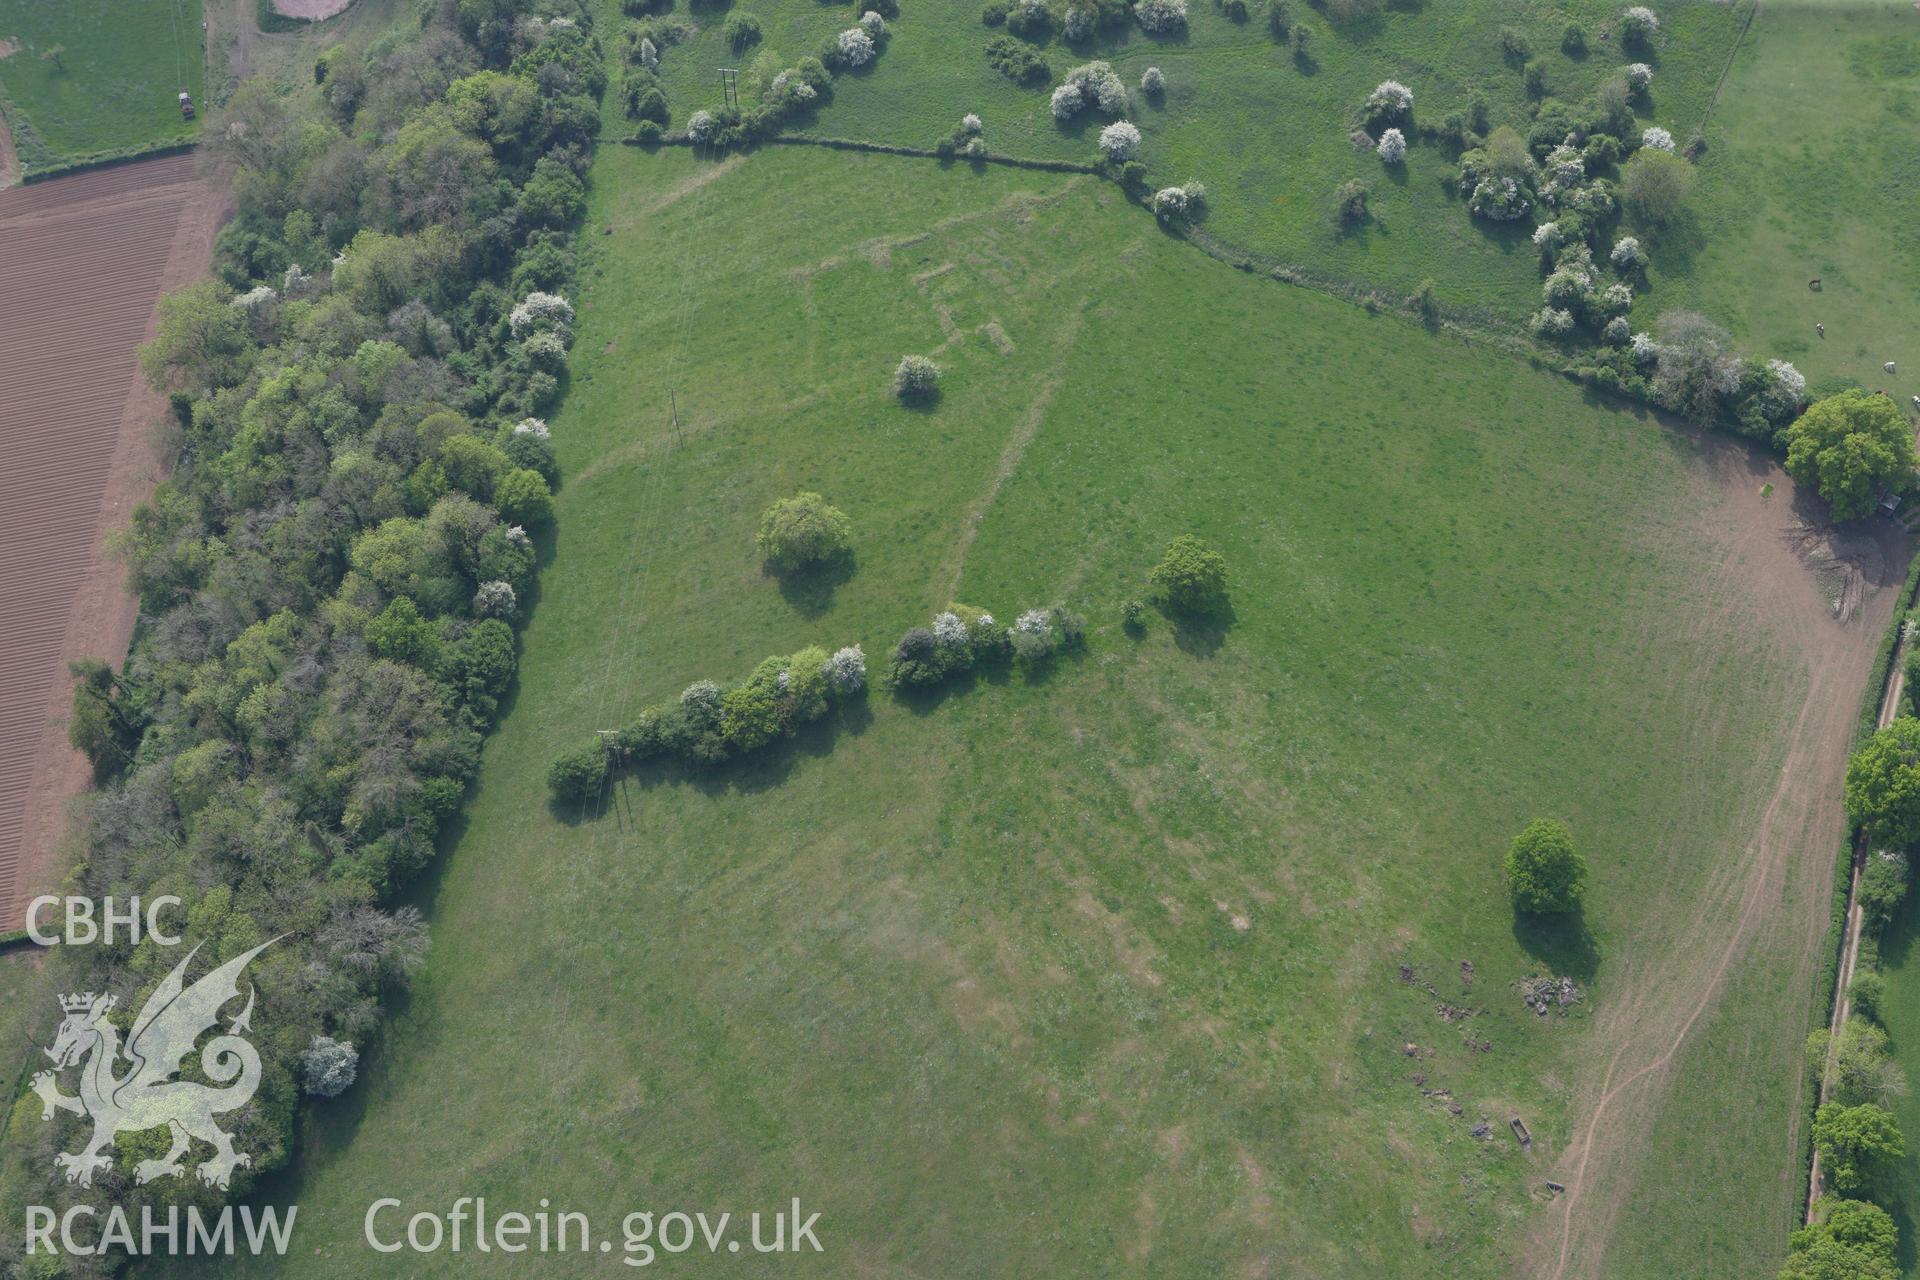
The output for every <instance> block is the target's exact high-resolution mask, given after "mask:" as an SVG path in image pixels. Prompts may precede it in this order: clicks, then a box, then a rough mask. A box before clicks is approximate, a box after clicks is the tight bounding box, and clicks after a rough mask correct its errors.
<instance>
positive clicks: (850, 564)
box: [760, 551, 856, 618]
mask: <svg viewBox="0 0 1920 1280" xmlns="http://www.w3.org/2000/svg"><path fill="white" fill-rule="evenodd" d="M855 567H856V565H855V561H854V555H853V552H851V551H843V552H841V553H840V554H839V555H837V556H833V557H832V558H830V559H827V560H822V561H820V562H818V563H817V564H810V565H803V566H801V567H800V568H798V569H777V568H775V567H774V566H773V565H772V564H771V563H768V564H763V565H762V566H761V569H760V571H761V572H762V573H764V574H766V575H767V576H768V577H769V578H772V579H773V580H774V581H775V582H776V583H778V584H779V587H780V598H781V599H782V600H785V601H786V602H787V604H788V605H790V606H791V607H792V608H793V610H794V612H796V613H798V614H799V615H800V616H801V617H803V618H817V617H819V616H820V615H821V614H823V613H825V612H826V611H827V610H828V609H831V608H832V607H833V593H834V590H835V588H837V587H840V586H843V585H845V584H846V582H847V581H848V580H849V579H850V578H852V577H853V571H854V569H855Z"/></svg>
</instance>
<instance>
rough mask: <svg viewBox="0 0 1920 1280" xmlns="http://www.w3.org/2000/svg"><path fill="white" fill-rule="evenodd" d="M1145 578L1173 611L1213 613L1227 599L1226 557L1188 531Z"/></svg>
mask: <svg viewBox="0 0 1920 1280" xmlns="http://www.w3.org/2000/svg"><path fill="white" fill-rule="evenodd" d="M1147 581H1148V582H1149V583H1150V584H1152V586H1153V589H1154V590H1155V592H1157V593H1158V594H1159V596H1160V598H1161V599H1163V600H1165V601H1166V603H1167V607H1168V608H1170V609H1172V610H1173V611H1174V612H1176V613H1203V614H1204V613H1213V612H1215V611H1216V610H1218V609H1219V608H1220V607H1221V606H1222V605H1224V604H1225V603H1226V600H1227V560H1226V557H1225V556H1223V555H1221V554H1220V553H1219V552H1218V551H1215V550H1214V549H1213V548H1212V547H1210V546H1208V545H1207V544H1206V543H1205V542H1202V541H1201V540H1200V539H1199V538H1196V537H1194V536H1193V535H1192V534H1190V533H1189V534H1183V535H1181V536H1180V537H1178V538H1175V539H1174V540H1173V542H1172V544H1171V545H1170V546H1168V547H1167V554H1166V555H1165V556H1163V557H1161V559H1160V563H1159V564H1157V565H1155V566H1154V567H1153V572H1152V573H1151V574H1150V575H1148V578H1147Z"/></svg>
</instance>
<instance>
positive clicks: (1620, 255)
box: [1607, 236, 1647, 271]
mask: <svg viewBox="0 0 1920 1280" xmlns="http://www.w3.org/2000/svg"><path fill="white" fill-rule="evenodd" d="M1607 257H1608V258H1609V259H1610V260H1611V261H1612V262H1613V265H1614V266H1616V267H1618V268H1620V269H1621V270H1622V271H1632V270H1634V269H1636V268H1638V267H1643V266H1645V265H1646V262H1647V255H1646V253H1645V252H1643V251H1642V250H1641V248H1640V242H1639V241H1638V240H1636V239H1634V238H1633V237H1632V236H1621V237H1620V238H1619V239H1618V240H1615V241H1614V242H1613V252H1612V253H1610V254H1608V255H1607Z"/></svg>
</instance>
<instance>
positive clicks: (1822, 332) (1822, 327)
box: [1813, 321, 1827, 338]
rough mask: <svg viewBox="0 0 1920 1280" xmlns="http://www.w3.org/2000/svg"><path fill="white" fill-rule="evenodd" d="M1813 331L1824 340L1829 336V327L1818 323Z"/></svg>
mask: <svg viewBox="0 0 1920 1280" xmlns="http://www.w3.org/2000/svg"><path fill="white" fill-rule="evenodd" d="M1813 329H1814V332H1815V333H1818V334H1819V335H1820V336H1821V337H1823V338H1824V337H1826V336H1827V326H1825V325H1823V324H1821V323H1819V322H1818V321H1815V322H1814V326H1813Z"/></svg>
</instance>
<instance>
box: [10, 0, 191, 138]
mask: <svg viewBox="0 0 1920 1280" xmlns="http://www.w3.org/2000/svg"><path fill="white" fill-rule="evenodd" d="M0 40H4V41H6V42H7V43H8V44H10V45H15V46H17V48H16V49H15V50H14V52H12V53H11V54H9V55H8V56H6V57H4V58H0V95H3V96H4V98H5V102H4V103H0V109H4V110H5V112H6V118H7V124H8V126H9V128H10V129H11V130H12V132H13V140H14V145H15V146H16V147H17V148H18V149H19V152H20V163H21V167H22V169H23V171H24V172H25V173H26V174H27V175H28V176H32V175H33V174H34V173H36V172H40V171H44V170H47V169H52V168H59V167H62V166H65V165H72V164H79V163H84V162H87V161H91V160H101V159H106V158H109V157H112V156H119V155H129V154H132V153H134V152H138V151H146V150H150V149H152V148H154V147H160V146H166V145H168V144H170V143H176V142H188V141H191V140H192V139H193V138H194V137H195V136H197V134H198V130H199V126H198V124H197V123H191V122H188V121H185V120H182V119H181V117H180V107H179V101H178V98H179V94H180V91H181V90H183V89H184V90H186V91H187V92H188V93H191V94H192V95H193V99H194V102H195V103H196V104H198V105H200V106H201V107H203V108H204V107H205V105H206V102H205V93H204V91H203V89H202V84H203V71H204V68H203V62H204V57H203V54H202V47H201V33H200V0H0ZM56 49H57V50H60V51H61V52H60V53H59V56H58V58H57V60H56V59H54V58H50V57H48V56H45V55H48V54H49V53H50V52H51V51H53V50H56Z"/></svg>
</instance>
